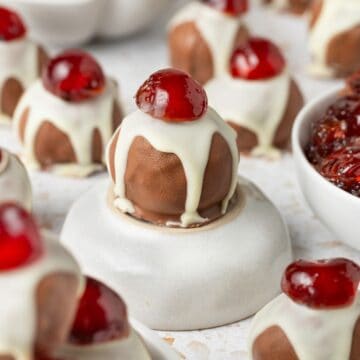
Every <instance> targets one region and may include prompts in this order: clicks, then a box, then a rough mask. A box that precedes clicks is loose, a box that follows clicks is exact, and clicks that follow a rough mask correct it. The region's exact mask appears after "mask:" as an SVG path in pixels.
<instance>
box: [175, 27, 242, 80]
mask: <svg viewBox="0 0 360 360" xmlns="http://www.w3.org/2000/svg"><path fill="white" fill-rule="evenodd" d="M248 37H249V34H248V30H247V29H246V27H244V26H241V27H240V28H239V30H238V33H237V35H236V39H235V42H234V49H235V48H236V47H237V46H239V45H242V44H244V43H245V42H246V41H247V39H248ZM168 43H169V50H170V62H171V66H173V67H174V68H177V69H180V70H183V71H185V72H187V73H188V74H190V75H191V76H192V77H193V78H194V79H195V80H197V81H198V82H200V83H201V84H205V83H206V82H208V81H209V80H210V79H212V78H213V77H214V63H213V58H212V53H211V51H210V49H209V46H208V44H207V43H206V41H205V40H204V39H203V37H202V35H201V33H200V31H199V30H198V29H197V27H196V24H195V23H194V22H186V23H183V24H180V25H177V26H175V27H174V28H173V29H172V30H171V31H170V33H169V38H168Z"/></svg>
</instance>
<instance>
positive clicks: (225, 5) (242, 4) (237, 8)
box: [203, 0, 249, 16]
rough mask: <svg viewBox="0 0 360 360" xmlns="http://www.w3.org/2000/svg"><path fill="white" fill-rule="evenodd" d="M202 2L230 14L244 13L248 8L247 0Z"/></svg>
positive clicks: (206, 0) (210, 0)
mask: <svg viewBox="0 0 360 360" xmlns="http://www.w3.org/2000/svg"><path fill="white" fill-rule="evenodd" d="M203 2H204V3H205V4H207V5H209V6H212V7H213V8H215V9H217V10H219V11H222V12H224V13H226V14H229V15H232V16H238V15H241V14H244V13H246V12H247V11H248V9H249V3H248V0H203Z"/></svg>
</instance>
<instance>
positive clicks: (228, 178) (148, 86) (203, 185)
mask: <svg viewBox="0 0 360 360" xmlns="http://www.w3.org/2000/svg"><path fill="white" fill-rule="evenodd" d="M160 93H162V94H166V98H167V104H166V105H165V108H164V104H163V103H162V102H161V98H160V97H159V96H158V95H157V94H160ZM164 96H165V95H164ZM149 99H152V100H154V102H155V103H153V104H148V103H147V101H148V100H149ZM137 100H138V106H139V110H137V111H135V112H134V113H132V114H131V115H129V116H127V117H126V118H125V119H124V120H123V122H122V125H121V126H120V128H119V129H118V131H117V132H116V133H115V135H114V137H113V139H112V140H111V142H110V145H109V148H108V149H109V150H108V168H109V172H110V175H111V178H112V181H113V183H114V188H113V193H114V205H115V207H116V208H118V209H119V210H121V211H123V212H126V213H129V214H131V215H132V216H134V217H136V218H138V219H142V220H145V221H148V222H151V223H154V224H159V225H167V226H182V227H193V226H200V225H202V224H205V223H208V222H209V221H212V220H214V219H217V218H219V217H220V216H222V215H224V214H225V213H226V210H227V208H228V207H229V205H230V203H231V200H232V199H233V197H234V195H235V189H236V183H237V166H238V162H239V157H238V154H237V148H236V135H235V133H234V131H233V130H232V129H231V128H230V127H229V126H228V125H226V124H225V123H224V121H223V120H222V119H221V118H220V117H219V115H218V114H216V113H215V112H214V111H213V110H212V109H211V108H208V107H207V98H206V94H205V92H204V90H203V89H202V87H201V85H199V84H198V83H197V82H196V81H195V80H193V79H191V78H190V77H189V76H188V75H186V74H185V73H183V72H181V71H177V70H172V69H168V70H162V71H159V72H157V73H155V74H153V75H152V76H151V77H150V78H149V80H147V82H146V83H145V84H144V85H143V86H142V87H141V88H140V90H139V92H138V95H137ZM150 109H152V110H153V111H150ZM186 110H188V112H186ZM185 112H186V113H185ZM194 112H195V113H194ZM219 174H221V176H219Z"/></svg>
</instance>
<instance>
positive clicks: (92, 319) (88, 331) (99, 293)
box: [69, 278, 129, 345]
mask: <svg viewBox="0 0 360 360" xmlns="http://www.w3.org/2000/svg"><path fill="white" fill-rule="evenodd" d="M128 333H129V323H128V318H127V310H126V305H125V303H124V302H123V300H122V299H121V298H120V296H118V295H117V294H116V293H115V292H114V291H112V290H111V289H109V288H108V287H107V286H105V285H104V284H102V283H101V282H99V281H97V280H94V279H92V278H88V279H87V283H86V289H85V292H84V294H83V296H82V298H81V299H80V303H79V306H78V310H77V314H76V318H75V321H74V324H73V328H72V330H71V333H70V337H69V342H70V343H72V344H76V345H91V344H97V343H101V342H108V341H112V340H116V339H120V338H123V337H126V336H127V335H128Z"/></svg>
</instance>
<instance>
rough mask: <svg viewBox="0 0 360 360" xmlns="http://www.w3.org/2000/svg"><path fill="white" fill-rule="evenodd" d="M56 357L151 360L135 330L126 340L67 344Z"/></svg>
mask: <svg viewBox="0 0 360 360" xmlns="http://www.w3.org/2000/svg"><path fill="white" fill-rule="evenodd" d="M56 356H58V357H59V358H61V359H63V360H111V359H118V360H122V359H123V360H151V357H150V355H149V353H148V351H147V350H146V347H145V344H144V343H143V341H142V339H141V338H140V336H139V335H138V334H137V333H136V332H135V331H134V330H133V329H131V333H130V335H129V337H127V338H126V339H120V340H114V341H109V342H105V343H99V344H94V345H83V346H81V345H79V346H75V345H71V344H66V345H64V346H62V347H61V348H60V349H59V350H58V351H57V353H56Z"/></svg>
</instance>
